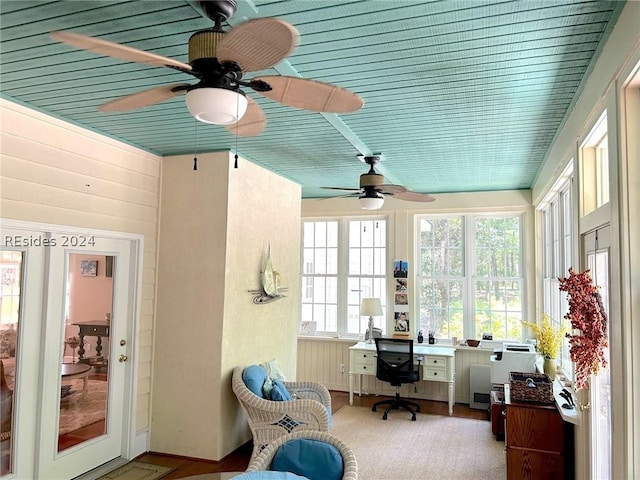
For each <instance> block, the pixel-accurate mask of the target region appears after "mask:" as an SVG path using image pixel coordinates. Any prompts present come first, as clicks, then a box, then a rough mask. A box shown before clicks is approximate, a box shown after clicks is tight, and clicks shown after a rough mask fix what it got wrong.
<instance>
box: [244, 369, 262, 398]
mask: <svg viewBox="0 0 640 480" xmlns="http://www.w3.org/2000/svg"><path fill="white" fill-rule="evenodd" d="M266 380H267V372H266V370H265V369H264V368H262V367H261V366H259V365H251V366H249V367H247V368H245V369H244V370H243V371H242V381H243V382H244V384H245V385H246V386H247V388H248V389H249V390H251V391H252V392H253V393H255V394H256V395H257V396H258V397H260V398H264V395H263V393H262V386H263V385H264V382H265V381H266Z"/></svg>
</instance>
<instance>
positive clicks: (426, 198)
mask: <svg viewBox="0 0 640 480" xmlns="http://www.w3.org/2000/svg"><path fill="white" fill-rule="evenodd" d="M394 197H395V198H399V199H400V200H406V201H408V202H433V201H435V198H434V197H432V196H431V195H429V194H427V193H418V192H411V191H406V192H401V193H398V194H395V195H394Z"/></svg>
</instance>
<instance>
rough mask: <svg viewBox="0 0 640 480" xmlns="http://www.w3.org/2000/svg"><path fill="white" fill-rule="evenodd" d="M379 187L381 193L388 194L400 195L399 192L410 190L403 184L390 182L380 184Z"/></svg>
mask: <svg viewBox="0 0 640 480" xmlns="http://www.w3.org/2000/svg"><path fill="white" fill-rule="evenodd" d="M377 189H378V190H379V191H380V193H382V194H387V195H398V194H399V193H403V192H407V191H408V190H407V189H406V188H404V187H403V186H402V185H392V184H390V183H387V184H384V185H380V186H379V187H377Z"/></svg>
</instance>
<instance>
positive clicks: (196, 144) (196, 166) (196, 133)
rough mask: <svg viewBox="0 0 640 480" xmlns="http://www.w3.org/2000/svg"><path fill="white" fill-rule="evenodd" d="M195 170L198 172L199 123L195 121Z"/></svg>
mask: <svg viewBox="0 0 640 480" xmlns="http://www.w3.org/2000/svg"><path fill="white" fill-rule="evenodd" d="M193 150H194V151H193V169H194V170H198V121H197V120H195V127H194V128H193Z"/></svg>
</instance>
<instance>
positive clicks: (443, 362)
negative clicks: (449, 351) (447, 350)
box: [423, 357, 447, 368]
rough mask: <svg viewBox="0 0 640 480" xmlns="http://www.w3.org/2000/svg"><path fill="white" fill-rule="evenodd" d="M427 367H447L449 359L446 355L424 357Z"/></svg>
mask: <svg viewBox="0 0 640 480" xmlns="http://www.w3.org/2000/svg"><path fill="white" fill-rule="evenodd" d="M423 364H424V366H425V368H432V367H436V368H445V367H446V366H447V359H446V358H444V357H424V363H423Z"/></svg>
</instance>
